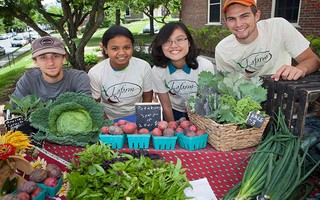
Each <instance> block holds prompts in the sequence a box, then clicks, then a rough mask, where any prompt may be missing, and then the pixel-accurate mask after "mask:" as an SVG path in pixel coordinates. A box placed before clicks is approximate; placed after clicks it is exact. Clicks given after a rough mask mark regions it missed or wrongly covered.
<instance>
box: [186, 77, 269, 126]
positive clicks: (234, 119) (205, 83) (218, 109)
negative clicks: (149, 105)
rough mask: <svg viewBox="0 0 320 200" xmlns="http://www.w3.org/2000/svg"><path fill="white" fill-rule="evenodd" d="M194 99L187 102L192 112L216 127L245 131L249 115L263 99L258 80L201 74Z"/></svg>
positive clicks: (256, 78) (257, 108) (260, 82)
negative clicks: (218, 125) (226, 126)
mask: <svg viewBox="0 0 320 200" xmlns="http://www.w3.org/2000/svg"><path fill="white" fill-rule="evenodd" d="M198 84H199V86H198V91H197V95H193V96H191V97H190V98H189V101H188V107H189V108H190V109H191V111H192V112H194V113H197V114H199V115H201V116H204V117H207V118H210V119H212V120H214V121H215V122H217V123H220V124H229V123H232V124H238V125H239V126H241V127H243V128H245V127H246V126H247V125H246V123H245V121H246V119H247V117H248V115H249V113H250V112H257V111H260V110H261V109H262V107H261V103H262V102H263V101H265V100H266V98H267V90H266V89H265V88H263V87H262V80H260V78H259V77H254V78H251V80H250V81H248V80H246V79H245V77H243V76H242V75H241V74H240V73H236V72H233V73H230V72H219V73H216V74H212V73H211V72H205V71H204V72H201V73H200V74H199V79H198Z"/></svg>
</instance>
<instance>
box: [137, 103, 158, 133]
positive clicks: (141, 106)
mask: <svg viewBox="0 0 320 200" xmlns="http://www.w3.org/2000/svg"><path fill="white" fill-rule="evenodd" d="M135 108H136V124H137V127H138V129H141V128H146V129H148V130H149V131H152V130H153V129H154V128H155V127H157V125H158V122H159V121H161V120H162V109H161V105H160V103H136V104H135Z"/></svg>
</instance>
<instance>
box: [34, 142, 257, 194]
mask: <svg viewBox="0 0 320 200" xmlns="http://www.w3.org/2000/svg"><path fill="white" fill-rule="evenodd" d="M44 150H45V151H40V154H39V156H40V157H41V158H44V159H45V160H46V161H47V163H55V164H58V165H59V166H60V167H61V168H62V170H64V171H67V168H66V166H65V165H66V163H67V162H70V161H71V159H72V158H75V156H74V154H75V153H78V152H80V151H82V150H83V148H81V147H75V146H61V145H57V144H52V143H45V145H44ZM253 150H254V148H250V149H244V150H237V151H228V152H219V151H216V150H215V149H214V148H212V147H211V146H210V145H209V144H208V145H207V147H206V148H204V149H199V150H194V151H189V150H186V149H182V148H180V147H179V146H178V145H177V146H176V148H175V149H174V150H155V149H153V148H152V147H151V148H149V149H148V151H149V153H156V154H158V155H160V156H162V157H163V158H164V159H165V161H168V162H169V161H173V162H175V163H176V162H177V159H180V160H181V162H182V166H183V167H184V168H186V174H187V178H188V179H189V180H190V181H191V180H197V179H201V178H207V179H208V181H209V183H210V186H211V188H212V190H213V191H214V193H215V195H216V196H217V198H218V199H221V198H222V197H223V196H224V195H225V194H226V193H227V191H228V190H229V189H230V188H231V187H232V186H233V185H235V184H236V183H238V182H240V181H241V178H242V176H243V172H244V171H245V167H246V165H247V162H248V160H247V159H246V158H247V157H248V156H249V155H250V153H251V152H252V151H253ZM120 151H121V152H131V151H132V149H129V148H127V146H125V147H124V148H122V149H121V150H120ZM29 159H31V158H29Z"/></svg>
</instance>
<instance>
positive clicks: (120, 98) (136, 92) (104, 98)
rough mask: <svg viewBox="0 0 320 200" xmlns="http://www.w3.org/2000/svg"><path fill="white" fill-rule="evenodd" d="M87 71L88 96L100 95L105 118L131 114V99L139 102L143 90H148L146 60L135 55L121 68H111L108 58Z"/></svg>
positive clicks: (132, 107) (149, 72)
mask: <svg viewBox="0 0 320 200" xmlns="http://www.w3.org/2000/svg"><path fill="white" fill-rule="evenodd" d="M88 75H89V77H90V84H91V90H92V96H93V98H94V99H99V98H101V102H102V104H103V105H104V111H105V113H106V114H107V116H108V117H109V119H117V118H120V117H124V116H129V115H132V114H134V113H135V103H137V102H142V94H143V92H149V91H151V90H152V82H151V81H152V80H151V77H152V74H151V66H150V64H149V63H148V62H146V61H144V60H141V59H139V58H135V57H132V58H131V59H130V61H129V65H128V66H127V67H126V68H125V69H124V70H121V71H115V70H114V69H113V68H112V67H111V65H110V59H109V58H108V59H106V60H104V61H102V62H100V63H98V64H97V65H95V66H94V67H92V68H91V69H90V70H89V72H88Z"/></svg>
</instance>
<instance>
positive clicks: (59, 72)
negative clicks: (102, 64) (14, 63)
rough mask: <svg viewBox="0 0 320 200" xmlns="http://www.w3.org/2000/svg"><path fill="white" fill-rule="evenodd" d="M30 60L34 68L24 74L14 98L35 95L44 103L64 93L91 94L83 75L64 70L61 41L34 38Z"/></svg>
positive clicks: (82, 73) (64, 53) (75, 70)
mask: <svg viewBox="0 0 320 200" xmlns="http://www.w3.org/2000/svg"><path fill="white" fill-rule="evenodd" d="M32 59H33V62H34V64H35V66H36V68H35V69H33V70H30V71H27V72H25V73H24V75H23V76H22V77H21V78H20V79H19V81H18V83H17V85H16V89H15V91H14V92H13V96H15V97H18V98H23V97H25V96H27V95H34V96H37V97H39V98H41V99H42V100H44V101H46V100H49V99H52V100H54V99H55V98H56V97H57V96H58V95H59V94H61V93H65V92H78V93H85V94H88V95H91V89H90V79H89V76H88V75H87V73H86V72H84V71H80V70H77V69H66V68H63V64H64V63H65V62H66V59H67V58H66V51H65V48H64V44H63V42H62V41H61V40H60V39H58V38H55V37H51V36H45V37H41V38H38V39H36V40H35V41H34V42H33V43H32Z"/></svg>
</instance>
